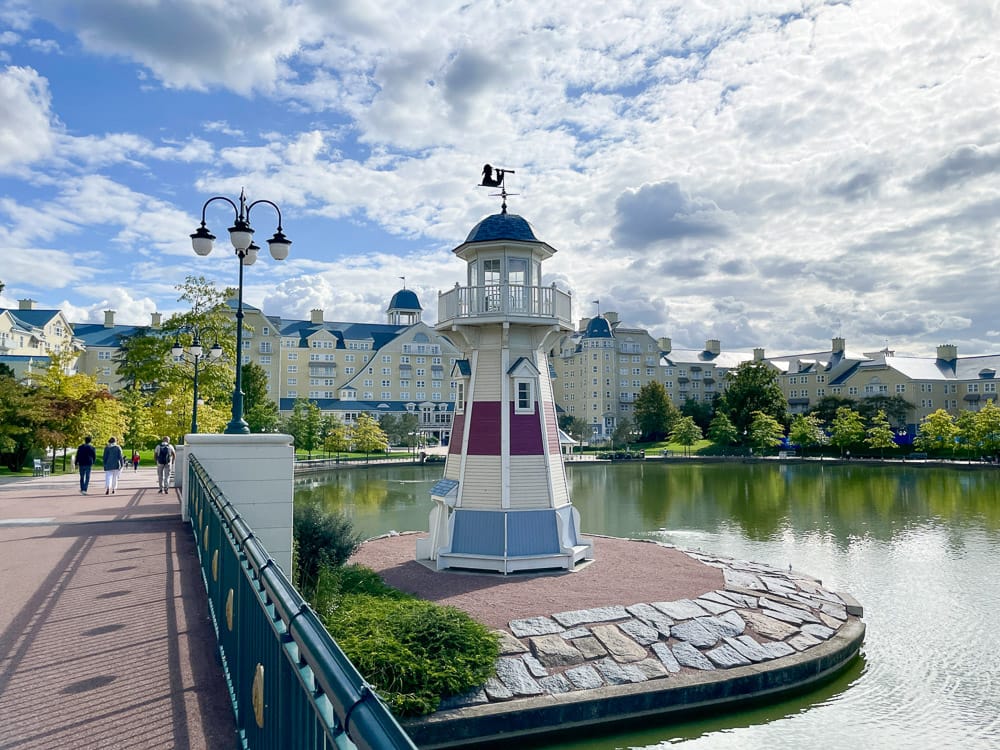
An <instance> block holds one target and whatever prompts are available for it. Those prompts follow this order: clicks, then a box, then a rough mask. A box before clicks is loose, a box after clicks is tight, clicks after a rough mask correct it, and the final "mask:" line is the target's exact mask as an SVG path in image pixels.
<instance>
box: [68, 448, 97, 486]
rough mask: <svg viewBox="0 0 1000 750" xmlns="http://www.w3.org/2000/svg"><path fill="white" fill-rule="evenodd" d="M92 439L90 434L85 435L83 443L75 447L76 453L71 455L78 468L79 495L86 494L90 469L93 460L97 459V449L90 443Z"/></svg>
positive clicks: (92, 465)
mask: <svg viewBox="0 0 1000 750" xmlns="http://www.w3.org/2000/svg"><path fill="white" fill-rule="evenodd" d="M92 439H93V438H91V437H90V435H87V437H85V438H84V439H83V445H81V446H80V447H79V448H77V449H76V455H75V456H73V463H74V464H76V468H78V469H79V470H80V494H81V495H86V494H87V488H88V487H90V470H91V469H93V468H94V462H95V461H97V451H96V450H94V446H93V445H91V443H90V441H91V440H92Z"/></svg>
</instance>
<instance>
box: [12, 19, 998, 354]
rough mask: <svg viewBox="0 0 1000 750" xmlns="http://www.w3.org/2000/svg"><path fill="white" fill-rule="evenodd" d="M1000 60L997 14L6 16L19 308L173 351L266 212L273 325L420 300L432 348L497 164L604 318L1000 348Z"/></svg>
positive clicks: (363, 316) (557, 270)
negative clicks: (280, 226) (228, 233)
mask: <svg viewBox="0 0 1000 750" xmlns="http://www.w3.org/2000/svg"><path fill="white" fill-rule="evenodd" d="M998 31H1000V8H998V6H997V5H996V3H984V2H981V0H969V1H968V2H961V1H958V0H955V1H953V2H948V1H947V0H856V1H854V2H846V1H840V2H818V1H817V2H801V1H800V2H791V1H785V0H760V1H758V2H748V1H746V0H743V1H737V0H723V2H707V1H706V2H701V1H699V0H685V1H684V2H655V1H651V2H619V3H609V4H598V3H593V4H586V3H585V4H581V3H579V2H572V3H570V2H563V0H550V2H546V3H527V2H499V1H498V2H478V1H475V2H471V3H450V2H413V1H412V0H406V1H403V0H399V1H397V0H380V2H378V3H372V2H357V1H355V0H346V1H341V2H336V3H330V2H326V1H325V0H301V1H300V2H282V1H281V0H256V1H255V2H252V3H243V4H237V3H231V2H223V1H222V0H170V1H169V2H168V1H167V0H141V1H140V0H87V2H80V1H79V0H78V1H76V2H70V1H69V0H30V2H29V1H28V0H0V57H2V60H0V280H3V281H4V282H5V284H6V285H7V288H6V290H5V291H4V292H3V294H2V295H0V306H3V305H7V306H15V305H16V301H17V300H18V299H20V298H23V297H31V298H33V299H35V300H37V301H38V302H39V304H40V305H41V306H43V307H62V308H63V309H65V310H66V311H67V312H68V313H69V315H70V318H71V319H72V320H74V321H78V322H83V321H93V322H98V321H101V320H103V311H104V310H106V309H114V310H115V311H116V321H117V322H124V323H145V322H148V320H149V316H150V313H152V312H154V311H159V312H162V313H164V314H169V313H171V312H174V311H176V310H178V309H179V303H178V302H177V299H176V298H177V292H176V289H175V285H176V284H178V283H180V282H181V281H182V280H183V279H184V277H185V276H186V275H188V274H196V275H204V276H206V277H208V278H210V279H212V280H214V281H215V282H217V283H218V284H220V285H231V284H235V281H236V273H237V268H236V262H235V260H234V258H233V257H232V255H231V252H229V251H227V248H228V240H227V238H226V237H225V228H226V227H227V226H228V225H229V221H230V220H231V216H229V215H227V214H225V213H224V212H223V210H222V209H221V207H218V206H216V207H213V208H211V209H210V210H209V215H208V224H209V227H210V228H211V229H213V231H214V232H215V234H216V235H218V236H219V237H220V242H219V243H218V244H217V248H216V250H215V252H214V253H213V254H212V255H211V256H210V257H208V258H198V257H197V256H195V255H194V254H193V252H192V251H191V249H190V242H189V239H188V235H189V234H190V233H191V232H192V231H193V230H194V229H195V228H196V226H197V224H198V221H199V220H200V210H201V206H202V204H203V203H204V201H205V200H206V199H207V198H209V197H210V196H212V195H216V194H222V195H226V196H229V197H231V198H234V199H235V198H236V197H237V196H238V195H239V192H240V189H241V188H242V187H245V188H246V191H247V194H248V196H249V197H250V199H255V198H266V199H269V200H273V201H274V202H276V203H277V204H278V205H279V206H280V207H281V210H282V215H283V219H284V229H285V232H286V234H287V235H288V236H289V238H291V239H292V241H293V245H292V249H291V254H290V256H289V258H288V260H287V261H285V262H283V263H280V264H279V263H276V262H274V261H272V260H271V259H270V258H267V257H264V256H262V259H261V260H260V261H259V262H258V264H257V265H255V266H253V267H252V268H250V269H248V271H247V277H246V278H247V300H248V301H249V302H251V303H253V304H255V305H257V306H260V307H263V308H264V309H265V310H267V311H268V312H272V313H277V314H282V315H285V316H289V317H303V318H304V317H308V315H309V310H310V309H312V308H317V307H318V308H322V309H324V310H325V311H326V317H327V318H328V319H337V320H364V321H381V320H383V318H384V312H385V306H386V303H387V301H388V299H389V298H390V296H391V295H392V293H393V292H394V291H396V290H397V289H398V288H399V286H400V283H401V282H400V280H399V278H398V277H400V276H406V279H407V281H406V284H407V286H408V287H410V288H413V289H414V290H416V291H417V293H418V295H419V296H420V299H421V301H422V302H423V305H424V307H425V309H426V315H425V319H426V320H428V321H429V322H431V323H433V322H434V320H435V318H436V312H437V311H436V297H437V291H438V290H443V289H447V288H449V287H451V286H452V285H453V284H454V283H455V282H456V281H460V280H462V279H464V268H463V264H462V263H461V262H460V261H458V260H457V259H455V258H454V257H453V256H452V254H451V250H452V249H453V248H454V247H455V246H456V245H458V244H459V243H460V242H461V241H462V240H463V239H464V238H465V236H466V234H467V233H468V231H469V229H470V228H471V227H472V226H473V225H474V224H475V223H476V222H477V221H479V220H480V219H481V218H483V217H484V216H486V215H488V214H490V213H494V212H496V211H497V210H498V201H497V199H496V198H492V197H490V195H489V193H490V192H491V191H489V190H487V189H484V188H477V187H476V183H477V182H478V179H479V174H480V170H481V168H482V165H483V163H485V162H489V163H491V164H494V165H501V166H504V167H507V168H511V169H515V170H516V174H514V175H512V176H510V177H509V178H508V179H509V180H510V183H509V184H508V189H509V190H510V191H511V192H515V193H518V194H519V195H517V196H515V197H511V198H510V201H509V205H510V210H511V211H512V212H513V213H518V214H520V215H522V216H524V217H525V218H526V219H528V220H529V221H530V222H531V223H532V225H533V226H534V228H535V231H536V234H537V235H538V236H539V237H540V238H541V239H544V240H545V241H547V242H548V243H549V244H551V245H552V246H554V247H555V248H556V249H557V250H558V252H557V254H556V256H555V257H554V258H552V259H551V260H549V261H547V262H546V270H547V277H546V280H545V281H546V283H549V282H556V283H557V284H558V285H559V286H560V287H562V288H565V289H568V290H569V291H571V292H572V293H573V295H574V300H575V301H576V304H575V310H574V315H575V317H577V318H580V317H584V316H589V315H591V314H593V313H594V312H595V310H596V308H595V306H594V305H592V304H591V303H590V300H594V299H600V301H601V302H600V307H601V309H602V310H616V311H617V312H619V314H620V315H621V316H622V318H623V319H624V320H625V321H626V322H627V323H629V324H634V325H640V326H644V327H647V328H649V329H650V331H651V332H652V333H653V335H655V336H670V337H672V339H673V341H674V342H675V344H677V345H678V346H699V345H701V344H702V343H703V342H704V341H705V339H708V338H718V339H721V340H722V343H723V347H724V348H742V349H749V348H751V347H754V346H765V347H766V348H767V352H768V354H777V353H780V352H792V351H802V350H812V349H818V348H822V346H824V345H825V343H826V342H828V340H829V338H830V337H831V336H834V335H843V336H845V337H846V338H847V339H848V344H849V346H851V348H854V349H867V350H871V349H877V348H881V347H883V346H885V345H889V346H890V347H891V348H893V349H895V350H896V351H897V352H898V353H909V354H929V353H933V351H934V347H935V346H936V345H937V344H941V343H955V344H957V345H958V346H959V348H960V352H961V353H962V354H973V353H985V352H996V351H1000V342H998V337H1000V322H998V320H997V312H996V310H997V296H998V291H1000V289H998V285H1000V281H998V280H1000V260H998V254H997V237H998V236H1000V226H998V225H1000V125H998V124H997V116H996V115H997V112H998V111H1000V108H998V104H1000V87H998V86H997V85H996V81H997V80H1000V55H998V49H1000V48H998V47H997V45H996V41H995V40H996V38H997V35H998ZM252 218H253V224H254V226H255V228H256V229H257V236H258V237H260V238H261V239H266V238H267V237H269V236H270V235H271V233H272V232H273V230H274V227H275V222H274V216H273V214H271V213H269V211H268V210H267V208H266V207H265V206H261V207H259V208H257V209H255V210H254V214H253V216H252ZM265 255H266V253H265Z"/></svg>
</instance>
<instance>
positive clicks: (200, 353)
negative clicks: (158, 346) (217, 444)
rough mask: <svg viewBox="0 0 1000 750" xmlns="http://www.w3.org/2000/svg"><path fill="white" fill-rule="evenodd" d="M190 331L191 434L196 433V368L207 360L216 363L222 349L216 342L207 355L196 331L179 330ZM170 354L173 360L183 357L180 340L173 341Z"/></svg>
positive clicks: (183, 352) (193, 329) (188, 352)
mask: <svg viewBox="0 0 1000 750" xmlns="http://www.w3.org/2000/svg"><path fill="white" fill-rule="evenodd" d="M181 330H182V331H184V330H190V331H191V332H192V333H193V334H194V339H193V340H192V341H191V346H189V347H188V348H187V354H189V355H190V356H191V362H192V364H193V365H194V405H193V406H192V407H191V432H192V433H195V434H197V433H198V366H199V365H200V364H201V362H202V360H205V359H208V360H209V361H212V362H214V361H216V360H218V359H219V357H221V356H222V347H221V346H219V342H218V341H216V342H215V344H214V345H213V346H212V348H211V349H209V350H208V353H207V354H206V353H205V350H204V349H203V348H202V346H201V336H200V334H199V332H198V329H196V328H192V329H186V328H184V329H181ZM170 353H171V354H173V355H174V357H175V358H177V359H181V358H183V357H184V354H185V349H184V347H183V346H181V342H180V339H177V338H175V339H174V345H173V346H172V347H171V349H170Z"/></svg>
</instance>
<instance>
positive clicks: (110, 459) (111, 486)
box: [102, 437, 125, 495]
mask: <svg viewBox="0 0 1000 750" xmlns="http://www.w3.org/2000/svg"><path fill="white" fill-rule="evenodd" d="M102 463H103V464H104V494H105V495H113V494H115V490H117V489H118V476H119V475H120V474H121V473H122V467H123V466H125V454H123V453H122V447H121V446H120V445H118V443H117V442H115V439H114V438H113V437H112V438H108V444H107V445H105V446H104V456H103V460H102Z"/></svg>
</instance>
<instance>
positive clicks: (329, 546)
mask: <svg viewBox="0 0 1000 750" xmlns="http://www.w3.org/2000/svg"><path fill="white" fill-rule="evenodd" d="M294 525H295V531H294V536H295V552H296V554H295V564H294V568H295V572H294V575H295V580H296V582H297V584H298V586H299V587H300V588H301V590H302V591H303V593H304V594H305V595H306V597H307V598H310V594H311V593H312V591H313V589H314V588H315V586H316V583H317V580H318V578H319V574H320V571H321V570H322V569H323V568H338V567H340V566H341V565H343V564H344V563H345V562H347V559H348V558H349V557H350V556H351V555H352V554H354V550H356V549H357V548H358V546H359V545H360V544H361V541H362V539H361V535H360V534H358V533H356V532H355V531H354V525H353V524H352V523H351V520H350V519H349V518H348V517H347V516H345V515H343V514H342V513H330V512H329V511H326V510H323V509H322V508H321V507H320V506H318V505H314V504H308V505H299V506H297V507H296V508H295V519H294Z"/></svg>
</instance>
